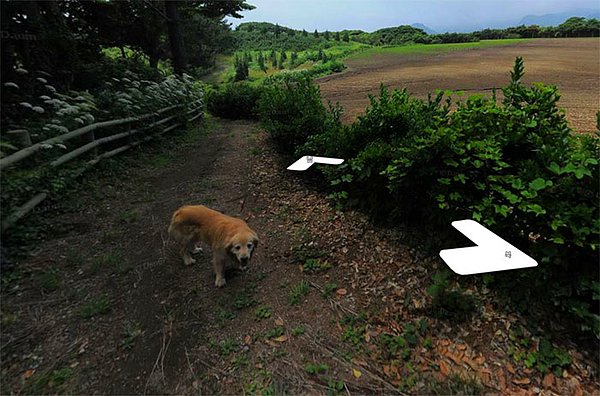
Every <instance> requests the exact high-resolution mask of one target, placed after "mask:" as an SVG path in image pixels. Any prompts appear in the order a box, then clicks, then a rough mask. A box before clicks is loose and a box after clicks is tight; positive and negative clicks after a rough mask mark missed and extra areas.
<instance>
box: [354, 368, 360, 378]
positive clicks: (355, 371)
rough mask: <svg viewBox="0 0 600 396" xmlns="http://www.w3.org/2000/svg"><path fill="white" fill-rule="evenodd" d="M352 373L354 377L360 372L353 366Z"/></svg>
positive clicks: (358, 376) (358, 375)
mask: <svg viewBox="0 0 600 396" xmlns="http://www.w3.org/2000/svg"><path fill="white" fill-rule="evenodd" d="M352 374H353V375H354V377H355V378H360V376H361V375H362V373H361V372H360V371H359V370H357V369H355V368H353V369H352Z"/></svg>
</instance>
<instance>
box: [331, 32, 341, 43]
mask: <svg viewBox="0 0 600 396" xmlns="http://www.w3.org/2000/svg"><path fill="white" fill-rule="evenodd" d="M333 38H334V39H335V41H340V32H335V36H333Z"/></svg>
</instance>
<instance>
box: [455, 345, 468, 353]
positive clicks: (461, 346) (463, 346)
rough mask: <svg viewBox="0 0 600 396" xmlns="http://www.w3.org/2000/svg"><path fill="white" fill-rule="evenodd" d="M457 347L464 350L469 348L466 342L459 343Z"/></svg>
mask: <svg viewBox="0 0 600 396" xmlns="http://www.w3.org/2000/svg"><path fill="white" fill-rule="evenodd" d="M456 349H458V350H459V351H464V350H465V349H467V346H466V345H465V344H458V345H457V346H456Z"/></svg>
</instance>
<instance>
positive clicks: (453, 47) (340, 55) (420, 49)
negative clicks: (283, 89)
mask: <svg viewBox="0 0 600 396" xmlns="http://www.w3.org/2000/svg"><path fill="white" fill-rule="evenodd" d="M527 40H528V39H504V40H482V41H479V42H474V43H456V44H412V45H398V46H386V47H374V46H370V45H367V44H362V43H358V42H353V41H351V42H349V43H345V42H339V43H338V44H337V45H335V46H332V47H330V48H327V49H324V50H323V51H324V52H325V53H326V54H327V56H328V57H329V58H331V59H341V60H344V59H358V58H367V57H370V56H373V55H385V54H406V55H427V54H436V53H446V52H451V51H459V50H465V49H471V48H487V47H492V46H499V45H509V44H515V43H521V42H524V41H527ZM317 51H318V50H317V49H310V50H306V51H299V52H298V62H299V64H298V65H297V66H296V67H294V68H293V69H290V68H289V59H291V54H292V51H286V55H287V58H288V61H287V62H286V68H285V69H283V70H281V71H290V70H302V69H309V68H311V67H312V66H313V65H314V64H315V62H313V61H311V60H308V59H307V58H308V56H309V55H310V54H314V53H316V52H317ZM242 52H243V51H240V52H239V53H240V54H241V53H242ZM248 52H249V53H250V54H252V59H253V61H252V62H251V63H250V69H249V74H250V79H249V81H250V83H261V82H262V81H263V80H264V78H265V77H268V76H271V75H273V74H275V73H278V72H280V70H279V69H277V68H274V67H272V66H271V62H270V61H269V60H268V59H266V60H265V64H266V65H267V67H268V68H267V71H266V73H265V72H263V71H262V70H260V69H259V67H258V63H257V62H256V57H257V56H258V53H259V52H260V51H248ZM262 52H263V54H264V55H265V57H268V55H269V53H270V51H262ZM280 54H281V52H279V51H278V52H277V57H278V58H279V56H280ZM233 59H234V57H233V55H229V56H225V55H221V56H219V61H218V62H217V63H220V64H221V65H223V63H225V62H227V63H229V65H228V66H227V67H223V66H221V67H219V68H218V70H215V72H213V73H211V74H210V75H209V76H208V77H207V78H205V81H207V82H209V83H223V82H227V81H231V80H233V75H234V74H235V72H234V68H233Z"/></svg>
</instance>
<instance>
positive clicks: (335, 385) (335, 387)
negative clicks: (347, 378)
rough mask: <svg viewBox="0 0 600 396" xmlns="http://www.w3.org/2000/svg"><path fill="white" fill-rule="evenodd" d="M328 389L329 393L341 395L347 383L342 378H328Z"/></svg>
mask: <svg viewBox="0 0 600 396" xmlns="http://www.w3.org/2000/svg"><path fill="white" fill-rule="evenodd" d="M327 387H328V388H329V389H328V390H327V394H328V395H339V394H341V393H342V392H343V391H344V388H345V387H346V384H345V383H344V381H342V380H335V379H333V378H330V379H328V380H327Z"/></svg>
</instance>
